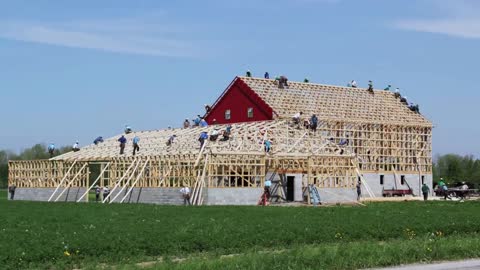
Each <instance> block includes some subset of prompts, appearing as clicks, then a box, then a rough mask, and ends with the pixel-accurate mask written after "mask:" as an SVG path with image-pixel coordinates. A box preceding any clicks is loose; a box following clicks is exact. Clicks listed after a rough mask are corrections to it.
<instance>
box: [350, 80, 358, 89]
mask: <svg viewBox="0 0 480 270" xmlns="http://www.w3.org/2000/svg"><path fill="white" fill-rule="evenodd" d="M350 86H351V87H353V88H357V82H356V81H355V80H352V81H351V82H350Z"/></svg>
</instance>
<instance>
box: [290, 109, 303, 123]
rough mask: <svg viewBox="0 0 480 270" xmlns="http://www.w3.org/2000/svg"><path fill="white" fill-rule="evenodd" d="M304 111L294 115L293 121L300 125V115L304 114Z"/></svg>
mask: <svg viewBox="0 0 480 270" xmlns="http://www.w3.org/2000/svg"><path fill="white" fill-rule="evenodd" d="M302 114H303V112H298V113H296V114H294V115H293V118H292V119H293V123H294V124H296V125H298V124H299V123H300V117H301V116H302Z"/></svg>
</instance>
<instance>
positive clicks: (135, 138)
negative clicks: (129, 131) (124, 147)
mask: <svg viewBox="0 0 480 270" xmlns="http://www.w3.org/2000/svg"><path fill="white" fill-rule="evenodd" d="M132 141H133V155H134V156H135V153H136V152H137V151H140V146H138V142H140V138H139V137H138V136H135V137H133V140H132Z"/></svg>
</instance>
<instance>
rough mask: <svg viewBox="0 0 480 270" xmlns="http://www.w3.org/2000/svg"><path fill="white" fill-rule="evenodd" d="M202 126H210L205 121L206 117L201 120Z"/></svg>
mask: <svg viewBox="0 0 480 270" xmlns="http://www.w3.org/2000/svg"><path fill="white" fill-rule="evenodd" d="M200 126H201V127H208V123H207V121H205V119H203V118H202V120H200Z"/></svg>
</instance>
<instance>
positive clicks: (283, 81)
mask: <svg viewBox="0 0 480 270" xmlns="http://www.w3.org/2000/svg"><path fill="white" fill-rule="evenodd" d="M279 83H280V84H282V85H283V87H288V78H287V76H284V75H282V76H280V81H279Z"/></svg>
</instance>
